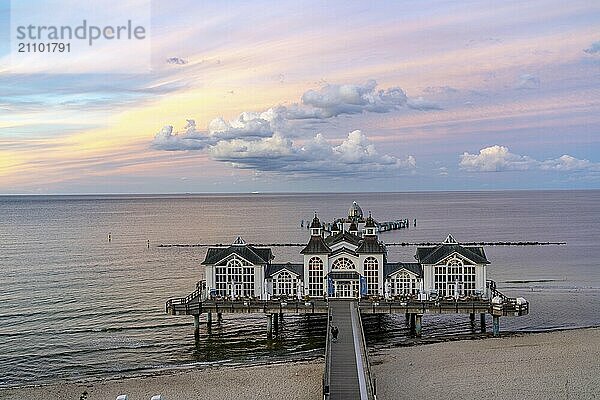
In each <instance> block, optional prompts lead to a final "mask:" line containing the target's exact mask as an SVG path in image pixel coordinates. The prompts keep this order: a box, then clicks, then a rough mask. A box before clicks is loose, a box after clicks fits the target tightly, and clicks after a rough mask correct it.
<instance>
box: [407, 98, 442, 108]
mask: <svg viewBox="0 0 600 400" xmlns="http://www.w3.org/2000/svg"><path fill="white" fill-rule="evenodd" d="M406 105H407V106H408V108H412V109H413V110H420V111H430V110H443V108H442V107H441V106H440V105H439V104H437V103H434V102H432V101H429V100H425V99H424V98H422V97H417V98H414V99H408V101H407V103H406Z"/></svg>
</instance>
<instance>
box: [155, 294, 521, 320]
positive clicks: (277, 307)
mask: <svg viewBox="0 0 600 400" xmlns="http://www.w3.org/2000/svg"><path fill="white" fill-rule="evenodd" d="M497 297H500V296H497ZM501 299H502V303H501V304H493V303H492V301H491V300H409V301H397V300H369V299H362V300H360V301H359V302H358V307H359V310H360V312H361V313H363V314H402V313H417V314H496V315H504V316H520V315H527V314H528V313H529V303H528V302H527V301H525V299H521V298H511V297H507V296H504V297H501ZM328 308H329V307H328V302H327V301H325V300H311V301H299V300H294V301H283V300H202V297H201V296H200V295H199V294H197V293H196V292H194V293H191V294H190V295H189V296H187V297H184V298H177V299H170V300H168V301H167V303H166V312H167V314H171V315H198V314H203V313H207V312H216V313H219V312H225V313H239V314H243V313H294V314H326V313H327V312H328Z"/></svg>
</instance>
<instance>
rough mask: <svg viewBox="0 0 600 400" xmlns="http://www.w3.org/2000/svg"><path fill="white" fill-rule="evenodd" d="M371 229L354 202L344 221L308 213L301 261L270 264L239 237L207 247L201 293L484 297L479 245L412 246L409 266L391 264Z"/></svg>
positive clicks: (268, 254)
mask: <svg viewBox="0 0 600 400" xmlns="http://www.w3.org/2000/svg"><path fill="white" fill-rule="evenodd" d="M377 226H378V224H377V222H376V221H375V220H374V219H373V218H372V217H371V215H370V214H369V216H367V217H366V218H364V216H363V212H362V210H361V208H360V206H359V205H358V204H357V203H356V202H354V203H353V204H352V206H351V207H350V209H349V211H348V216H347V217H346V218H343V219H338V220H336V221H334V222H333V223H332V224H327V227H328V228H329V229H328V230H326V229H325V225H324V224H323V223H321V221H320V220H319V218H318V216H317V215H315V217H314V219H313V221H312V223H311V224H310V237H309V239H308V243H307V244H306V246H305V247H304V248H303V249H302V250H301V251H300V253H301V254H302V257H303V263H289V262H288V263H277V262H275V257H274V255H273V252H272V250H271V249H270V248H268V247H258V246H253V245H250V244H247V243H245V242H244V241H243V240H242V239H241V238H238V239H237V240H236V241H235V242H234V243H233V244H232V245H231V246H229V247H210V248H209V249H208V252H207V254H206V258H205V259H204V261H203V262H202V264H203V265H205V266H206V294H207V295H208V296H207V297H210V298H216V299H218V298H222V299H242V298H245V299H260V300H271V299H275V298H279V299H282V298H289V299H292V298H294V299H304V300H309V299H327V298H331V297H335V298H348V299H358V298H371V299H377V298H385V299H388V300H390V299H402V298H410V299H415V300H421V301H424V300H437V299H454V300H459V299H461V300H467V299H488V298H489V296H490V293H487V292H486V269H487V265H488V264H489V261H488V260H487V258H486V255H485V252H484V250H483V247H480V246H462V245H460V244H459V243H458V242H457V241H456V240H455V239H454V238H453V237H452V236H451V235H448V237H447V238H446V239H445V240H444V241H443V242H441V243H440V244H438V245H436V246H427V247H417V250H416V254H415V260H416V262H415V261H412V262H401V261H391V260H388V258H387V249H386V246H385V244H384V243H383V242H382V241H380V240H379V237H378V228H377Z"/></svg>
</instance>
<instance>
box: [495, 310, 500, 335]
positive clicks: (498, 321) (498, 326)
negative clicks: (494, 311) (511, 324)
mask: <svg viewBox="0 0 600 400" xmlns="http://www.w3.org/2000/svg"><path fill="white" fill-rule="evenodd" d="M493 330H494V336H496V337H497V336H500V316H499V315H494V316H493Z"/></svg>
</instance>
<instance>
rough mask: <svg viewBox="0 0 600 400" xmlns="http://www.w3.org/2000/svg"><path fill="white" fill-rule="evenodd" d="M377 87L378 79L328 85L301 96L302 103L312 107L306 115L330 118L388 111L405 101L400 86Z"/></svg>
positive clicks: (405, 98)
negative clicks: (362, 83) (360, 82)
mask: <svg viewBox="0 0 600 400" xmlns="http://www.w3.org/2000/svg"><path fill="white" fill-rule="evenodd" d="M376 87H377V82H376V81H374V80H369V81H367V82H366V83H365V84H364V85H325V86H323V87H322V88H321V89H319V90H308V91H307V92H305V93H304V94H303V95H302V104H304V105H305V106H309V107H312V110H310V109H309V110H307V111H306V112H307V114H305V115H313V118H331V117H335V116H338V115H342V114H360V113H363V112H377V113H387V112H390V111H393V110H397V109H398V108H399V107H401V106H404V105H405V104H406V101H407V97H406V93H404V91H403V90H402V89H401V88H399V87H392V88H389V89H386V90H376Z"/></svg>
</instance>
